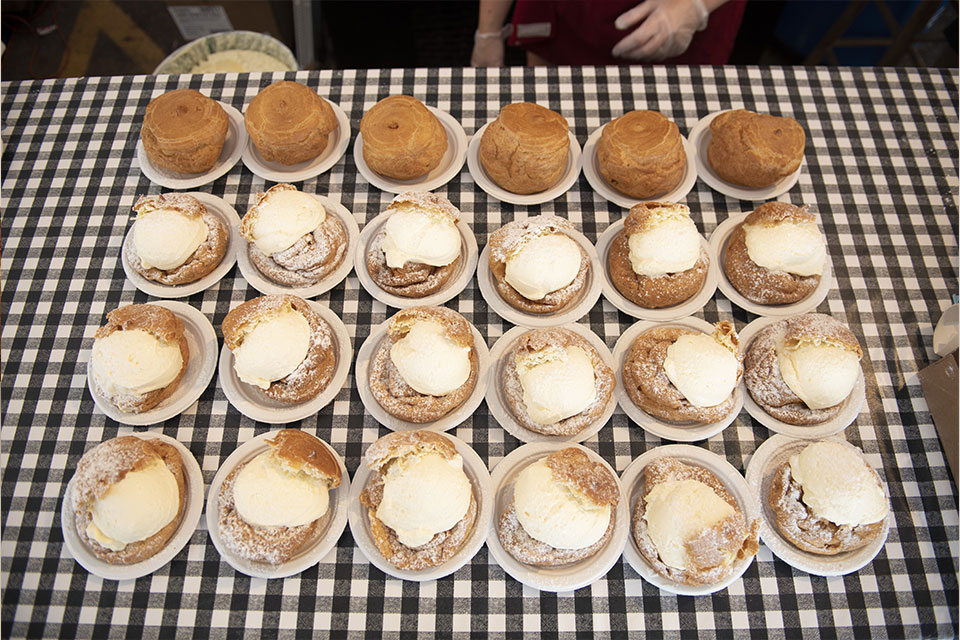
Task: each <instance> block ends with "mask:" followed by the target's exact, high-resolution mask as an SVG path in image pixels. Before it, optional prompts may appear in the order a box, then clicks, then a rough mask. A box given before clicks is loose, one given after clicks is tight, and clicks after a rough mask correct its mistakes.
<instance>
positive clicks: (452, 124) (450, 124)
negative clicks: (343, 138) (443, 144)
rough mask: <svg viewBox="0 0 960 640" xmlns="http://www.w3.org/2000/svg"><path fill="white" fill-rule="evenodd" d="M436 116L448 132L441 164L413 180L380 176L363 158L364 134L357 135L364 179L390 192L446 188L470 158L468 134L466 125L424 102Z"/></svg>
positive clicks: (356, 159) (355, 146) (356, 156)
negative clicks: (465, 129) (464, 126)
mask: <svg viewBox="0 0 960 640" xmlns="http://www.w3.org/2000/svg"><path fill="white" fill-rule="evenodd" d="M424 106H425V107H427V109H429V110H430V112H431V113H433V115H435V116H436V117H437V119H438V120H440V124H441V125H443V128H444V130H446V132H447V150H446V152H445V153H444V154H443V157H442V158H440V164H438V165H437V166H436V168H434V169H433V170H432V171H429V172H428V173H426V174H425V175H422V176H420V177H419V178H414V179H412V180H396V179H394V178H388V177H386V176H383V175H380V174H379V173H377V172H376V171H374V170H373V169H371V168H370V167H369V166H368V165H367V162H366V160H364V159H363V136H362V135H361V134H359V133H358V134H357V139H356V141H355V142H354V143H353V161H354V162H355V163H356V165H357V169H358V170H359V171H360V175H362V176H363V177H364V179H365V180H366V181H367V182H369V183H370V184H372V185H373V186H375V187H376V188H378V189H380V190H381V191H388V192H390V193H403V192H404V191H433V190H434V189H436V188H438V187H442V186H443V185H445V184H447V183H448V182H450V181H451V180H453V179H454V178H455V177H456V176H457V175H459V173H460V170H461V169H462V168H463V162H464V160H465V159H466V157H467V134H466V132H465V131H464V130H463V126H462V125H461V124H460V123H459V122H458V121H457V119H456V118H454V117H453V116H452V115H450V114H449V113H447V112H446V111H441V110H440V109H437V108H436V107H432V106H430V105H424Z"/></svg>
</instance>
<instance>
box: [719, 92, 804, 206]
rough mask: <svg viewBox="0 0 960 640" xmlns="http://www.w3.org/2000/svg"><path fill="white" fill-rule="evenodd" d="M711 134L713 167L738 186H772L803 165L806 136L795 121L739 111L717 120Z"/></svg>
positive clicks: (726, 114) (733, 111) (723, 115)
mask: <svg viewBox="0 0 960 640" xmlns="http://www.w3.org/2000/svg"><path fill="white" fill-rule="evenodd" d="M710 134H711V137H710V143H709V145H708V148H707V159H708V160H709V162H710V166H712V167H713V169H714V171H716V172H717V173H718V174H719V175H720V177H721V178H723V179H724V180H729V181H731V182H734V183H736V184H741V185H744V186H747V187H764V186H768V185H771V184H773V183H775V182H776V181H777V180H779V179H781V178H783V177H784V176H788V175H790V174H791V173H793V172H794V171H796V170H797V169H798V168H799V167H800V163H801V162H803V149H804V146H805V145H806V133H805V132H804V130H803V127H802V126H800V123H799V122H797V121H796V120H794V119H793V118H786V117H779V116H772V115H769V114H765V113H754V112H753V111H747V110H745V109H735V110H732V111H726V112H724V113H721V114H720V115H718V116H717V117H716V118H714V119H713V121H712V122H711V123H710Z"/></svg>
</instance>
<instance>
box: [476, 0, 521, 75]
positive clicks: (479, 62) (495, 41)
mask: <svg viewBox="0 0 960 640" xmlns="http://www.w3.org/2000/svg"><path fill="white" fill-rule="evenodd" d="M512 4H513V0H480V11H479V12H478V14H479V15H478V17H477V32H476V33H475V34H474V37H473V55H471V56H470V65H471V66H474V67H502V66H503V51H504V45H503V21H504V20H506V18H507V14H508V13H510V5H512Z"/></svg>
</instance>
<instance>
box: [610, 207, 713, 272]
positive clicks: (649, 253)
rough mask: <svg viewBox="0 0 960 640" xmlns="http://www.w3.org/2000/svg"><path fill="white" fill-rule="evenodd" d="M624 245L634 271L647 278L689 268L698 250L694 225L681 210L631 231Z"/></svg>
mask: <svg viewBox="0 0 960 640" xmlns="http://www.w3.org/2000/svg"><path fill="white" fill-rule="evenodd" d="M627 245H628V246H629V248H630V265H631V266H632V267H633V271H634V273H636V274H638V275H641V276H649V277H656V276H662V275H666V274H668V273H679V272H681V271H686V270H687V269H692V268H693V265H695V264H696V263H697V260H698V259H699V258H700V250H701V246H700V234H699V233H697V227H696V225H695V224H693V220H691V219H690V216H686V215H682V214H680V213H677V214H675V215H671V216H670V217H667V218H665V219H664V220H662V221H661V222H658V223H657V224H655V225H653V226H652V227H651V228H649V229H644V230H643V231H638V232H635V233H632V234H630V236H629V237H628V238H627Z"/></svg>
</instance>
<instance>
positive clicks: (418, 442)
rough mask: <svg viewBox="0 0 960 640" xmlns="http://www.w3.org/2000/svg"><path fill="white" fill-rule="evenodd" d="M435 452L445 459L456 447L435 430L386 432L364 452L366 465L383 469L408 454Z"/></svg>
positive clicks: (452, 456)
mask: <svg viewBox="0 0 960 640" xmlns="http://www.w3.org/2000/svg"><path fill="white" fill-rule="evenodd" d="M423 453H436V454H438V455H440V456H443V457H444V458H446V459H447V460H452V459H453V458H455V457H456V456H457V455H458V454H457V447H456V445H454V444H453V442H451V441H450V439H449V438H447V437H446V436H444V435H442V434H440V433H436V432H435V431H426V430H419V431H394V432H393V433H388V434H387V435H385V436H383V437H382V438H380V439H379V440H377V441H376V442H374V443H373V444H372V445H370V447H369V448H368V449H367V452H366V453H365V454H364V458H365V459H366V462H367V466H368V467H370V468H371V469H377V470H380V469H383V468H384V466H386V464H387V463H388V462H390V461H391V460H396V459H399V458H402V457H404V456H407V455H410V454H423Z"/></svg>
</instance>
